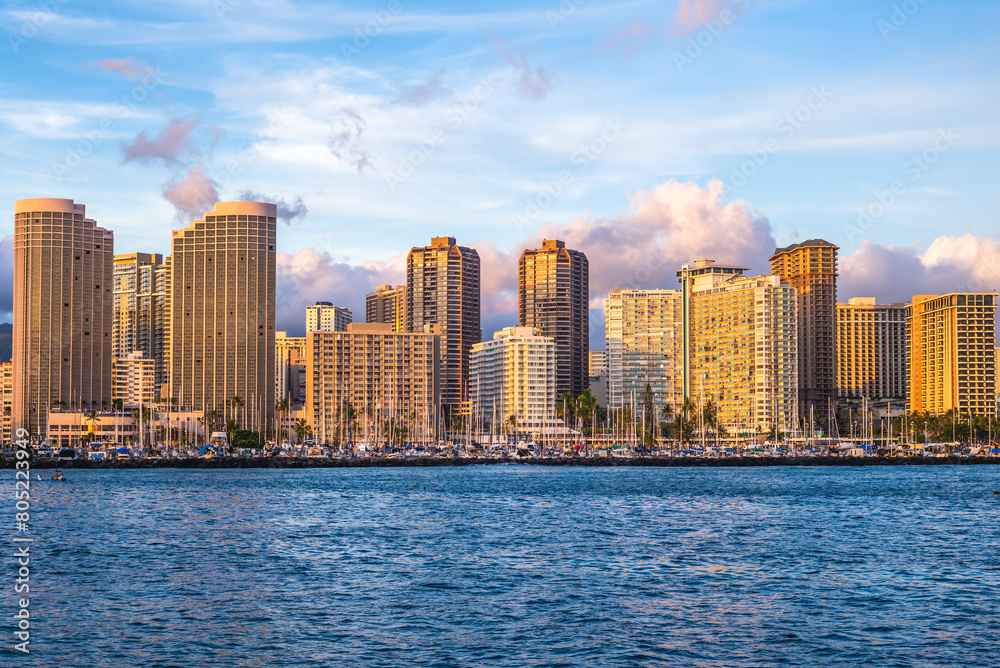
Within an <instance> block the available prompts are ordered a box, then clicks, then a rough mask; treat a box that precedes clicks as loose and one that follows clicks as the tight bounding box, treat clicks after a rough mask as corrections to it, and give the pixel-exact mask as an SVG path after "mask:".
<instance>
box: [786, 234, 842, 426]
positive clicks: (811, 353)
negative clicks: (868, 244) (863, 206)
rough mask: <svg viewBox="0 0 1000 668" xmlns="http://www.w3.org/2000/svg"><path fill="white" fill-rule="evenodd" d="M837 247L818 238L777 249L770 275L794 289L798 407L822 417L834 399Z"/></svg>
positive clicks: (807, 412)
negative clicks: (775, 276)
mask: <svg viewBox="0 0 1000 668" xmlns="http://www.w3.org/2000/svg"><path fill="white" fill-rule="evenodd" d="M837 250H838V248H837V246H834V245H833V244H831V243H830V242H828V241H823V240H822V239H810V240H809V241H803V242H802V243H800V244H795V245H792V246H788V247H787V248H777V249H775V251H774V255H772V256H771V273H772V274H775V275H777V276H779V277H781V280H783V281H785V282H787V283H788V284H789V285H791V286H792V287H793V288H795V289H796V294H797V299H798V313H799V315H798V318H799V322H798V337H799V341H798V350H799V409H800V410H801V411H802V415H808V414H809V408H810V406H813V407H814V408H815V409H816V414H817V415H819V414H820V413H822V414H823V415H826V414H827V408H828V407H829V405H830V402H831V401H836V399H837V356H836V353H837V340H836V336H837Z"/></svg>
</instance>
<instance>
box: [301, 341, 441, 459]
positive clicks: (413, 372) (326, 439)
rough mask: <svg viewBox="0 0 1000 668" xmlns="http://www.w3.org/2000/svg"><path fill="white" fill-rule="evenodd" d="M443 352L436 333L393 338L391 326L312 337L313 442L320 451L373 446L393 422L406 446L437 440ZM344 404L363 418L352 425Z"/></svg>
mask: <svg viewBox="0 0 1000 668" xmlns="http://www.w3.org/2000/svg"><path fill="white" fill-rule="evenodd" d="M438 345H439V337H438V335H437V333H436V327H434V326H433V325H427V326H426V327H425V331H422V332H393V331H392V326H391V325H388V324H382V323H352V324H350V325H348V326H347V331H346V332H328V331H315V332H310V333H309V334H307V335H306V360H307V371H306V397H307V401H306V415H307V416H308V419H310V420H311V421H312V428H313V434H314V436H316V437H317V438H318V439H320V441H321V442H322V443H338V444H344V443H346V441H347V439H348V438H353V440H354V442H355V443H360V442H364V441H369V442H372V441H374V440H375V432H376V429H377V430H378V433H379V434H385V433H386V429H385V425H386V423H387V421H391V424H393V425H394V426H395V428H396V429H405V435H406V436H407V442H409V443H413V442H424V443H426V442H431V441H434V440H436V434H437V433H438V432H437V429H438V427H439V425H438V411H437V407H438V400H439V396H440V386H439V384H438V380H439V377H440V376H439V373H438V372H439V365H440V350H439V348H438ZM347 403H350V408H351V409H352V411H353V412H354V413H355V414H357V415H358V416H360V417H359V419H358V420H357V421H356V422H355V423H353V424H352V423H350V422H349V420H348V419H347V415H348V410H347V407H346V404H347ZM400 435H402V434H400ZM397 444H398V443H397Z"/></svg>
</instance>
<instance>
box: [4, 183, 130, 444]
mask: <svg viewBox="0 0 1000 668" xmlns="http://www.w3.org/2000/svg"><path fill="white" fill-rule="evenodd" d="M114 252H115V251H114V235H113V234H112V233H111V231H110V230H105V229H103V228H100V227H98V226H97V224H96V223H95V222H94V221H93V220H91V219H89V218H87V217H86V210H85V207H84V205H83V204H76V203H75V202H73V200H69V199H56V198H33V199H20V200H17V201H16V202H15V203H14V329H13V363H14V378H13V381H14V399H13V409H12V422H13V424H12V426H13V428H14V429H18V428H24V429H27V430H28V431H29V432H30V433H31V434H32V435H33V436H39V435H42V434H44V433H45V431H46V422H47V419H48V414H49V411H50V410H51V408H52V407H53V406H59V407H77V408H80V409H82V410H87V409H93V410H100V409H101V408H110V404H111V394H112V390H111V386H112V374H111V360H112V356H111V330H112V302H113V299H112V268H113V265H114Z"/></svg>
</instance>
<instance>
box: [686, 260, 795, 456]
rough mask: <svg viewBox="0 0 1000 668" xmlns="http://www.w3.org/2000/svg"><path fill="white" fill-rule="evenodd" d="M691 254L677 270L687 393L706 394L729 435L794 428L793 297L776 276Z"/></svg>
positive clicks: (697, 399) (698, 402) (701, 401)
mask: <svg viewBox="0 0 1000 668" xmlns="http://www.w3.org/2000/svg"><path fill="white" fill-rule="evenodd" d="M745 271H746V270H745V269H744V268H743V267H725V266H720V265H716V264H715V262H714V261H713V260H697V261H696V262H695V264H694V266H693V267H691V266H689V265H684V266H683V267H682V268H681V270H680V271H679V272H677V275H678V277H679V278H680V281H681V285H682V293H683V295H682V298H683V299H684V304H683V307H682V308H683V312H684V321H685V327H684V331H685V340H686V343H685V353H686V359H685V364H684V372H685V373H684V375H685V381H684V386H685V393H686V395H687V396H688V397H689V398H690V399H691V400H692V401H693V402H694V404H695V406H697V407H701V406H705V405H707V403H708V401H712V402H713V403H714V404H715V406H716V408H717V411H718V421H719V424H720V426H721V427H722V428H724V429H725V430H726V431H727V432H728V433H729V434H730V435H735V434H743V435H747V436H749V435H752V434H755V433H758V432H767V431H769V430H770V429H772V428H774V427H777V428H778V429H780V430H781V431H782V432H784V433H785V434H788V433H792V432H796V431H797V429H798V424H799V423H798V411H799V406H798V396H799V395H798V377H799V376H798V354H797V345H798V333H797V325H798V300H797V298H796V292H795V288H793V287H791V286H790V285H788V284H787V283H785V282H783V281H782V280H781V278H780V277H778V276H756V277H747V276H745V275H744V273H745Z"/></svg>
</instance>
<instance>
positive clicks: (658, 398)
mask: <svg viewBox="0 0 1000 668" xmlns="http://www.w3.org/2000/svg"><path fill="white" fill-rule="evenodd" d="M605 318H606V326H605V337H606V347H607V373H608V406H609V407H610V408H621V407H623V406H630V405H633V403H635V404H636V405H637V404H638V402H641V400H642V393H643V391H644V390H645V388H646V384H647V383H649V386H650V389H651V390H652V391H653V403H654V405H655V406H656V407H657V413H658V414H659V411H660V410H662V407H663V406H664V405H666V404H669V405H670V406H671V407H672V408H673V409H674V410H675V411H679V410H680V409H681V406H682V405H683V403H684V309H683V298H682V294H681V291H680V290H612V291H611V294H610V295H608V299H607V302H606V307H605ZM658 417H659V415H657V418H658Z"/></svg>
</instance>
